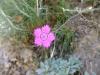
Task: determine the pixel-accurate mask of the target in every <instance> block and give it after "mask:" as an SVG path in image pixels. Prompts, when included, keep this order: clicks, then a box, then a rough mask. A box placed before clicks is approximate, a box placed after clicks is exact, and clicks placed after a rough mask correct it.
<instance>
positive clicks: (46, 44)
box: [42, 40, 51, 48]
mask: <svg viewBox="0 0 100 75" xmlns="http://www.w3.org/2000/svg"><path fill="white" fill-rule="evenodd" d="M42 43H43V47H45V48H49V47H50V44H51V42H50V41H48V40H46V41H42Z"/></svg>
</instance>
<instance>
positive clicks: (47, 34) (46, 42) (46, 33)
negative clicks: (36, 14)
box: [33, 25, 55, 48]
mask: <svg viewBox="0 0 100 75" xmlns="http://www.w3.org/2000/svg"><path fill="white" fill-rule="evenodd" d="M33 34H34V36H35V39H34V44H35V45H36V46H43V47H45V48H49V47H50V45H51V43H52V41H54V40H55V35H54V33H53V32H52V31H51V28H50V27H49V25H44V26H43V27H41V28H36V29H35V30H34V33H33Z"/></svg>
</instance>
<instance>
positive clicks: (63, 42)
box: [55, 27, 74, 57]
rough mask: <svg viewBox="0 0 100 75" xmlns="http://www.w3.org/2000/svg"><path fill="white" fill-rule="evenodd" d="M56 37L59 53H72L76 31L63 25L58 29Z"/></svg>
mask: <svg viewBox="0 0 100 75" xmlns="http://www.w3.org/2000/svg"><path fill="white" fill-rule="evenodd" d="M56 37H57V40H56V44H55V48H56V51H57V54H58V55H60V56H63V57H66V56H67V54H68V53H72V51H73V46H72V42H73V40H74V32H73V31H71V30H70V29H69V28H67V27H63V28H61V29H60V30H59V31H57V33H56Z"/></svg>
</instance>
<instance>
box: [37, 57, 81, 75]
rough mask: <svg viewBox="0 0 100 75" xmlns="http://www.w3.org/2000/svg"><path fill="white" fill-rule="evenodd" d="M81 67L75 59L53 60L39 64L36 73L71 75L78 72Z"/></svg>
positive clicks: (41, 74) (43, 74)
mask: <svg viewBox="0 0 100 75" xmlns="http://www.w3.org/2000/svg"><path fill="white" fill-rule="evenodd" d="M81 67H82V63H81V62H80V61H79V59H77V58H75V57H70V58H69V59H68V60H65V59H62V58H58V59H54V58H53V59H48V60H46V61H44V62H41V63H40V68H39V69H37V71H36V72H37V73H38V75H73V74H74V73H75V72H76V71H80V68H81Z"/></svg>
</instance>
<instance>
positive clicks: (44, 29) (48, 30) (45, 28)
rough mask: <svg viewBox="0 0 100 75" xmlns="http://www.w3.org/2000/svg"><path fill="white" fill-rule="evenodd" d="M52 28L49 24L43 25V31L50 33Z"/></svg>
mask: <svg viewBox="0 0 100 75" xmlns="http://www.w3.org/2000/svg"><path fill="white" fill-rule="evenodd" d="M50 30H51V28H50V27H49V25H45V26H43V27H42V32H44V33H47V34H48V33H49V32H50Z"/></svg>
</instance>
